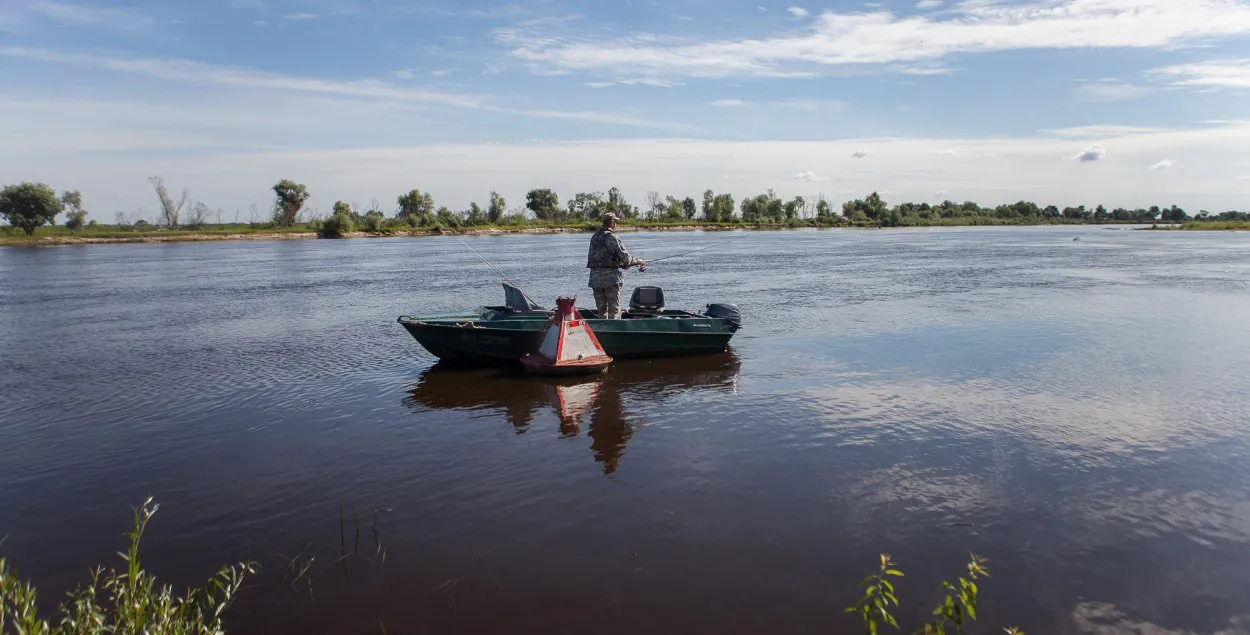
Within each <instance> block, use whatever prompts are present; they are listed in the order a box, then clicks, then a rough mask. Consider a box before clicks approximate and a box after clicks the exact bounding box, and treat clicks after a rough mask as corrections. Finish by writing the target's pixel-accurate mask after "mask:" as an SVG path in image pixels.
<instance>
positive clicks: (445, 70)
mask: <svg viewBox="0 0 1250 635" xmlns="http://www.w3.org/2000/svg"><path fill="white" fill-rule="evenodd" d="M454 72H456V69H454V68H440V69H438V70H433V71H430V75H433V76H434V77H446V76H448V75H450V74H452V73H454Z"/></svg>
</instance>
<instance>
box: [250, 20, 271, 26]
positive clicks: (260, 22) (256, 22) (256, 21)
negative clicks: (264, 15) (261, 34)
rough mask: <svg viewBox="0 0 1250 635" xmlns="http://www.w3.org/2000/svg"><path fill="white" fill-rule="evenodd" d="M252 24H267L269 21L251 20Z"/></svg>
mask: <svg viewBox="0 0 1250 635" xmlns="http://www.w3.org/2000/svg"><path fill="white" fill-rule="evenodd" d="M252 24H255V25H256V26H269V23H268V22H265V21H264V20H253V21H252Z"/></svg>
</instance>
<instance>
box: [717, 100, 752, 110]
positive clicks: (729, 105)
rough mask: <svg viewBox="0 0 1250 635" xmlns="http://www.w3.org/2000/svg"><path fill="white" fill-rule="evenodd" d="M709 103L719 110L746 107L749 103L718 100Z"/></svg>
mask: <svg viewBox="0 0 1250 635" xmlns="http://www.w3.org/2000/svg"><path fill="white" fill-rule="evenodd" d="M708 103H709V105H711V106H716V107H717V108H737V107H738V106H745V105H746V103H747V102H745V101H742V100H741V99H717V100H716V101H713V102H708Z"/></svg>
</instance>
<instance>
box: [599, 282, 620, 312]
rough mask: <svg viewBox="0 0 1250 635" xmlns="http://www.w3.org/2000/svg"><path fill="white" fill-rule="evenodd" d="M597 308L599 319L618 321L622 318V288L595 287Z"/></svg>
mask: <svg viewBox="0 0 1250 635" xmlns="http://www.w3.org/2000/svg"><path fill="white" fill-rule="evenodd" d="M594 291H595V308H596V309H599V319H601V320H616V319H619V318H620V317H621V287H620V286H619V285H618V286H615V287H594Z"/></svg>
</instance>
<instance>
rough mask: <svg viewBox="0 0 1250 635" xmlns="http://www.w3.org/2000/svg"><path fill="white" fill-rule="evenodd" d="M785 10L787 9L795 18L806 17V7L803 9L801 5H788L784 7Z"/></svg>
mask: <svg viewBox="0 0 1250 635" xmlns="http://www.w3.org/2000/svg"><path fill="white" fill-rule="evenodd" d="M786 11H789V12H790V15H792V16H794V17H796V18H806V17H807V9H804V8H803V7H790V8H789V9H786Z"/></svg>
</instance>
